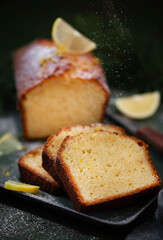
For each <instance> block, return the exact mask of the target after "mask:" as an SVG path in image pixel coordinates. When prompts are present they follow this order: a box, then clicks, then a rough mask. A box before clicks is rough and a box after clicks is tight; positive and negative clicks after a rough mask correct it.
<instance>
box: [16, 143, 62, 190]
mask: <svg viewBox="0 0 163 240" xmlns="http://www.w3.org/2000/svg"><path fill="white" fill-rule="evenodd" d="M42 149H43V147H42V146H41V147H38V148H36V149H34V150H31V151H29V152H27V153H26V154H25V155H23V156H22V157H21V158H20V159H19V161H18V166H19V171H20V180H21V181H22V182H25V183H28V184H34V185H38V186H40V188H41V189H42V190H43V191H45V192H48V193H51V194H57V193H59V192H60V190H61V188H60V185H59V184H58V182H56V181H55V180H54V179H52V177H51V176H50V175H49V176H47V174H46V176H45V175H43V174H42V173H41V172H39V171H38V169H33V168H31V167H30V164H28V162H26V158H27V157H28V156H29V155H32V156H34V155H40V151H42Z"/></svg>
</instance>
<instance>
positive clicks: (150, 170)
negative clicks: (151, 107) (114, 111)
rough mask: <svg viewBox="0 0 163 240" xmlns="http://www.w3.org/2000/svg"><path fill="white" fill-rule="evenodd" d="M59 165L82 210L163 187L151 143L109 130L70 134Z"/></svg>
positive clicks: (60, 172)
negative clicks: (149, 148)
mask: <svg viewBox="0 0 163 240" xmlns="http://www.w3.org/2000/svg"><path fill="white" fill-rule="evenodd" d="M56 168H57V174H58V176H59V178H60V181H62V184H63V186H64V189H65V190H66V192H67V193H68V195H69V197H70V198H71V200H72V202H73V203H74V206H75V208H76V209H77V210H78V211H86V210H90V209H93V208H97V207H100V206H109V205H110V206H113V205H114V206H115V205H116V206H120V205H123V204H127V203H129V202H131V199H135V198H137V197H140V196H144V195H148V194H150V193H154V192H157V191H159V189H160V186H161V180H160V178H159V176H158V173H157V171H156V169H155V167H154V165H153V163H152V160H151V157H150V155H149V152H148V146H147V145H146V144H145V143H144V142H143V141H141V140H139V139H137V138H135V137H130V136H127V135H124V134H118V133H111V132H108V131H96V132H94V133H92V132H91V133H90V132H88V133H81V134H79V135H76V136H67V137H66V138H65V140H64V141H63V143H62V145H61V148H60V150H59V154H58V157H57V160H56ZM128 201H129V202H128Z"/></svg>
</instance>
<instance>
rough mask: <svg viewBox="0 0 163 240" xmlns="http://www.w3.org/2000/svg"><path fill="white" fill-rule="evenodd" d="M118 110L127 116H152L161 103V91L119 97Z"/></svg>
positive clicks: (116, 101)
mask: <svg viewBox="0 0 163 240" xmlns="http://www.w3.org/2000/svg"><path fill="white" fill-rule="evenodd" d="M115 104H116V107H117V108H118V110H119V111H120V112H121V113H123V114H124V115H126V116H127V117H130V118H134V119H143V118H147V117H150V116H152V115H153V114H154V113H155V112H156V110H157V109H158V107H159V104H160V92H158V91H155V92H150V93H144V94H138V95H133V96H130V97H124V98H118V99H116V100H115Z"/></svg>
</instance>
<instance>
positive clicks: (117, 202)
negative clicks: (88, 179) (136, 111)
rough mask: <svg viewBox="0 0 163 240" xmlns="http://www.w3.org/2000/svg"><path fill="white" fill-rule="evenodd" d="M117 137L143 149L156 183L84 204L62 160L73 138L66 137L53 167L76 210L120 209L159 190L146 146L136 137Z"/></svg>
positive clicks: (158, 179) (159, 182)
mask: <svg viewBox="0 0 163 240" xmlns="http://www.w3.org/2000/svg"><path fill="white" fill-rule="evenodd" d="M100 131H103V130H100ZM113 134H116V135H117V134H118V133H113ZM80 135H82V133H81V134H79V135H78V136H80ZM118 135H120V136H123V137H126V138H130V139H133V140H134V141H136V143H137V144H138V145H140V146H141V147H143V148H144V151H145V154H146V157H147V159H148V161H149V163H150V165H151V168H152V171H153V173H154V175H155V176H156V178H157V181H156V182H155V184H151V185H150V186H148V188H146V187H143V188H140V189H137V190H136V191H135V190H131V191H130V192H129V193H128V194H119V195H117V196H116V198H115V197H109V198H108V199H104V200H101V201H97V202H94V203H93V204H92V203H88V202H85V201H84V199H83V197H82V195H81V194H80V191H79V189H78V187H77V185H76V183H75V182H74V181H73V177H72V175H71V173H70V170H69V169H68V167H67V166H66V164H65V163H64V160H63V159H62V151H64V149H65V146H66V143H67V142H68V141H69V140H70V139H73V138H74V137H75V136H67V137H66V138H65V139H64V141H63V143H62V145H61V148H60V150H59V153H58V157H57V159H56V162H55V165H56V169H57V174H58V177H59V178H60V181H61V182H62V186H63V188H64V189H65V191H66V192H67V193H68V195H69V197H70V198H71V200H72V202H73V204H74V206H75V209H76V210H78V211H82V212H86V211H90V210H95V209H100V208H103V207H121V206H124V205H126V204H130V203H132V202H133V201H135V200H137V199H138V198H140V199H141V197H148V196H151V195H153V194H156V193H158V192H159V190H160V189H161V179H160V177H159V175H158V172H157V170H156V168H155V166H154V164H153V161H152V159H151V157H150V154H149V151H148V145H147V144H146V143H144V142H143V141H142V140H140V139H137V138H136V137H133V136H127V135H124V134H118Z"/></svg>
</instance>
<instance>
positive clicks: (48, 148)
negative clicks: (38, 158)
mask: <svg viewBox="0 0 163 240" xmlns="http://www.w3.org/2000/svg"><path fill="white" fill-rule="evenodd" d="M100 129H103V130H109V131H111V132H119V133H125V130H124V129H123V128H121V127H118V126H115V125H105V124H100V123H97V124H91V125H85V126H84V125H76V126H73V127H65V128H62V129H61V130H60V131H59V132H58V133H57V134H53V135H51V136H50V137H49V138H48V139H47V141H46V143H45V145H44V148H43V152H42V165H43V168H44V169H45V170H46V171H47V172H48V173H49V174H50V175H51V176H52V177H53V178H54V179H56V180H57V181H59V178H58V177H57V172H56V170H55V161H56V158H57V154H58V151H59V149H60V147H61V144H62V142H63V140H64V139H65V137H67V136H68V135H69V136H74V135H78V134H79V133H81V132H93V131H95V130H100Z"/></svg>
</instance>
